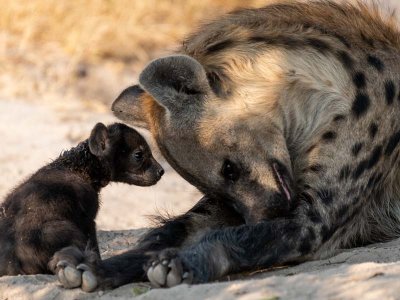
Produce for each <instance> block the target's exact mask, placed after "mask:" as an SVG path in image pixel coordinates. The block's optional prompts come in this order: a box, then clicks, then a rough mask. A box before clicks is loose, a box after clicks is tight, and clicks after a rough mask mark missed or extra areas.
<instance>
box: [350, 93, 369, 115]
mask: <svg viewBox="0 0 400 300" xmlns="http://www.w3.org/2000/svg"><path fill="white" fill-rule="evenodd" d="M369 106H370V99H369V97H368V95H367V94H364V93H358V94H357V95H356V99H355V100H354V102H353V106H352V108H351V109H352V111H353V114H354V115H355V116H356V117H357V118H359V117H361V116H362V115H363V114H365V113H366V112H367V110H368V108H369Z"/></svg>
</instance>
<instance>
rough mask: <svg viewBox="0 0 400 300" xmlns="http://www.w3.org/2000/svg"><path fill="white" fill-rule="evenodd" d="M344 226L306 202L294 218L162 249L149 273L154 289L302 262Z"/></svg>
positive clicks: (216, 233)
mask: <svg viewBox="0 0 400 300" xmlns="http://www.w3.org/2000/svg"><path fill="white" fill-rule="evenodd" d="M314 200H315V202H317V203H318V202H321V201H320V200H321V199H314ZM337 200H338V199H337ZM338 202H340V201H338ZM352 218H355V217H354V215H353V216H352ZM343 222H346V220H344V219H340V217H339V215H338V214H337V211H334V210H329V209H325V210H317V209H316V208H315V206H310V205H309V204H308V203H306V202H304V203H302V204H301V205H300V206H299V207H298V208H297V209H296V211H295V212H294V214H293V217H290V218H280V219H274V220H269V221H265V222H261V223H258V224H255V225H247V224H245V225H240V226H233V227H228V228H223V229H220V230H214V231H212V232H210V233H208V234H207V235H205V236H204V237H203V238H202V239H201V240H200V241H199V242H197V243H196V244H195V245H193V246H190V247H186V248H184V249H174V248H172V249H167V250H164V251H160V252H159V253H157V255H155V256H153V258H152V259H151V260H150V264H149V268H148V271H147V275H148V278H149V280H150V281H151V283H152V284H153V285H154V286H156V287H160V286H161V287H171V286H174V285H177V284H180V283H201V282H208V281H211V280H215V279H218V278H220V277H221V276H224V275H226V274H228V273H234V272H241V271H245V270H257V269H260V268H268V267H271V266H273V265H279V264H283V263H288V262H294V261H302V260H304V259H305V258H310V256H312V255H313V254H314V253H315V252H316V251H317V250H318V249H319V247H320V246H321V245H323V244H324V243H325V242H327V241H328V240H329V239H330V237H331V236H332V235H333V234H334V233H335V231H336V230H337V229H339V228H340V227H341V226H342V224H344V223H343Z"/></svg>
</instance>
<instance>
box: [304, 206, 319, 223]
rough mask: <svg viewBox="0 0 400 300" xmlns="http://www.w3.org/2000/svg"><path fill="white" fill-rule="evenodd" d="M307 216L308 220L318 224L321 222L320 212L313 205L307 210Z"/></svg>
mask: <svg viewBox="0 0 400 300" xmlns="http://www.w3.org/2000/svg"><path fill="white" fill-rule="evenodd" d="M307 216H308V217H309V218H310V221H311V222H313V223H314V224H319V223H321V222H322V218H321V215H320V213H319V212H318V210H317V209H315V207H312V208H310V209H309V210H308V212H307Z"/></svg>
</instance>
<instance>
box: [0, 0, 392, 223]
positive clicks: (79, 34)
mask: <svg viewBox="0 0 400 300" xmlns="http://www.w3.org/2000/svg"><path fill="white" fill-rule="evenodd" d="M267 2H268V0H248V1H245V0H73V1H70V0H31V1H27V0H12V1H9V0H0V137H1V145H0V199H2V198H4V197H5V195H6V194H7V193H8V191H9V190H10V189H11V188H12V187H13V186H15V185H16V184H17V183H19V182H21V180H23V179H24V178H25V177H26V176H27V175H29V174H31V173H32V172H34V171H35V170H37V169H38V168H39V167H41V166H43V165H44V164H46V163H48V162H50V161H51V160H52V159H54V158H56V157H57V156H58V155H59V153H60V152H61V151H62V150H64V149H68V148H70V147H72V146H74V145H76V144H77V143H78V142H79V141H82V140H84V139H86V138H87V137H88V134H89V132H90V130H91V129H92V127H93V126H94V124H95V123H96V122H98V121H103V122H105V123H111V122H114V121H115V118H114V117H113V116H112V114H111V113H110V109H109V107H110V104H111V103H112V101H113V100H114V99H115V98H116V97H117V95H118V94H119V93H120V92H121V91H122V90H123V89H124V88H126V87H127V86H128V85H131V84H133V83H135V82H136V79H137V75H138V73H139V72H140V70H141V69H142V68H143V66H144V65H145V64H146V63H147V62H149V60H151V59H153V58H155V57H159V56H162V55H167V54H169V53H171V52H173V51H174V50H175V49H177V47H178V46H179V43H180V42H181V40H182V38H183V37H184V36H185V35H186V34H187V33H189V32H191V31H193V30H195V29H196V28H197V27H198V26H199V25H200V24H201V22H205V21H207V20H210V19H213V18H215V17H217V16H218V15H221V14H223V13H224V12H227V11H230V10H232V9H235V8H237V7H259V6H262V5H265V4H266V3H267ZM381 5H382V6H385V7H389V6H392V7H394V6H400V1H399V0H382V1H381ZM144 134H146V133H144ZM146 136H147V135H146ZM147 137H148V136H147ZM149 142H150V143H151V140H150V139H149ZM155 152H156V156H157V157H158V158H159V159H160V160H161V163H162V164H163V166H164V167H165V168H166V171H167V172H166V175H164V177H163V179H162V180H161V181H160V183H159V184H157V185H156V186H154V187H150V188H141V187H134V186H126V185H123V184H112V185H111V186H109V187H107V188H106V189H105V190H104V192H103V193H102V208H101V211H100V214H99V217H98V226H99V229H108V230H109V229H128V228H138V227H145V226H149V225H150V223H149V221H148V219H147V217H146V216H147V215H151V214H155V213H157V212H161V213H166V212H167V213H169V214H177V213H181V212H183V211H185V210H187V209H189V208H190V207H191V206H192V205H193V204H194V203H195V202H196V200H198V199H199V197H200V195H199V193H198V192H197V191H196V190H195V189H194V188H193V187H191V186H190V185H189V184H187V183H186V182H184V181H183V180H182V179H181V178H180V177H179V176H178V175H177V174H176V173H175V172H174V171H173V170H171V168H170V167H168V165H167V164H166V163H165V161H163V160H162V158H161V157H160V156H159V154H158V152H157V150H156V149H155Z"/></svg>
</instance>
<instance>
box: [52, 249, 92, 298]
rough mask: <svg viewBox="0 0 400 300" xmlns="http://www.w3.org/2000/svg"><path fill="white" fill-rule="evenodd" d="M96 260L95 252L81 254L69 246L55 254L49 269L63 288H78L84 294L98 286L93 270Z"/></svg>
mask: <svg viewBox="0 0 400 300" xmlns="http://www.w3.org/2000/svg"><path fill="white" fill-rule="evenodd" d="M97 259H98V255H97V253H95V252H92V251H88V250H86V251H84V252H83V251H81V250H80V249H78V248H77V247H75V246H70V247H66V248H64V249H62V250H60V251H58V252H56V253H55V254H54V256H53V258H52V259H51V261H50V263H49V267H50V269H51V270H52V271H53V273H54V274H56V275H57V277H58V281H59V282H60V283H61V284H62V286H63V287H64V288H67V289H73V288H77V287H80V288H81V289H82V290H83V291H85V292H92V291H94V290H95V289H96V288H97V286H98V280H97V278H96V275H95V268H94V266H95V265H96V261H97Z"/></svg>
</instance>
